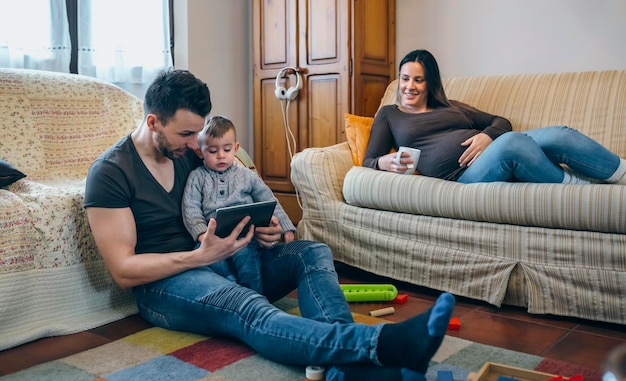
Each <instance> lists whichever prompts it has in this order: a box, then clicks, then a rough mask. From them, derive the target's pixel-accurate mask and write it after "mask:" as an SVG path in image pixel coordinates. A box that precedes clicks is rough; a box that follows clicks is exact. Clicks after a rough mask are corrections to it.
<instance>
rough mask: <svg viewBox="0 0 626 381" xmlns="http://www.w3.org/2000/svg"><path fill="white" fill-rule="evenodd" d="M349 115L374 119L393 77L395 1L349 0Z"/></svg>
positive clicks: (394, 67) (394, 71)
mask: <svg viewBox="0 0 626 381" xmlns="http://www.w3.org/2000/svg"><path fill="white" fill-rule="evenodd" d="M352 14H353V16H352V50H353V52H352V59H353V67H354V75H353V76H352V107H351V109H352V113H353V114H356V115H361V116H374V115H375V114H376V111H377V110H378V106H379V105H380V100H381V99H382V97H383V95H384V94H385V90H386V89H387V85H388V84H389V83H390V82H391V81H392V80H393V79H395V78H396V76H397V70H398V69H397V68H396V63H395V55H396V24H395V23H396V20H395V15H396V2H395V0H353V13H352Z"/></svg>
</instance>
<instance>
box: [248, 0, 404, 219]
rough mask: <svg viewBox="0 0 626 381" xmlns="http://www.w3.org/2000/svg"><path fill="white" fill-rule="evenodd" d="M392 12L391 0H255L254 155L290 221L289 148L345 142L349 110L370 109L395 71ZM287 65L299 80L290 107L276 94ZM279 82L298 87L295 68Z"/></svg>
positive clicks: (294, 211) (293, 213)
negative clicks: (277, 85)
mask: <svg viewBox="0 0 626 381" xmlns="http://www.w3.org/2000/svg"><path fill="white" fill-rule="evenodd" d="M394 17H395V0H253V2H252V38H253V41H252V45H253V72H254V78H253V80H254V84H253V91H254V95H253V102H254V104H253V108H254V112H253V115H254V118H253V120H254V162H255V164H256V166H257V169H258V170H259V174H260V175H261V177H262V178H263V180H264V181H265V183H266V184H267V185H268V186H269V187H270V188H271V189H272V191H274V194H275V195H276V197H277V198H278V200H279V201H280V203H281V205H282V206H283V208H284V209H285V211H286V212H287V213H288V214H289V216H290V217H291V219H292V220H293V221H294V222H297V221H299V219H300V216H301V215H302V212H301V209H300V206H299V205H298V202H297V199H296V196H295V189H294V187H293V185H292V183H291V178H290V164H291V154H292V153H295V152H299V151H301V150H303V149H304V148H308V147H325V146H330V145H333V144H336V143H339V142H343V141H345V140H346V136H345V130H344V114H345V113H347V112H352V113H357V114H359V115H373V114H374V112H375V111H376V109H377V108H378V104H379V102H380V99H381V98H382V95H383V93H384V91H385V88H386V86H387V84H388V83H389V82H390V80H391V79H392V78H393V76H394V73H395V68H394V58H395V57H394V55H395V49H394V47H395V19H394ZM370 45H371V46H370ZM355 59H356V61H355ZM285 67H292V68H294V69H295V70H297V71H298V73H300V76H301V82H302V89H301V90H300V92H299V95H298V97H297V98H296V99H294V100H293V101H291V102H289V103H288V107H287V103H286V102H284V101H280V100H278V99H277V98H276V96H275V89H276V76H277V75H278V74H279V73H280V72H281V70H282V69H283V68H285ZM279 84H281V85H282V86H284V87H285V88H289V87H291V86H295V84H296V76H295V74H294V73H291V74H288V75H286V76H285V77H284V78H281V79H280V80H279ZM353 94H354V96H353Z"/></svg>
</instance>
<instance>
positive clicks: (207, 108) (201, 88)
mask: <svg viewBox="0 0 626 381" xmlns="http://www.w3.org/2000/svg"><path fill="white" fill-rule="evenodd" d="M211 106H212V105H211V93H210V92H209V87H208V86H207V85H206V83H204V82H202V81H201V80H200V79H198V78H196V77H195V76H194V75H193V74H191V73H190V72H189V71H187V70H180V69H174V68H169V69H166V70H163V71H162V72H160V73H159V74H158V75H157V77H156V78H155V79H154V81H152V83H151V84H150V86H149V87H148V90H147V91H146V95H145V99H144V103H143V108H144V114H145V115H148V114H154V115H156V116H157V118H159V120H160V121H161V123H163V124H164V125H165V124H167V123H168V122H169V120H170V118H172V117H173V116H174V114H176V111H178V110H180V109H185V110H189V111H191V112H193V113H194V114H196V115H200V116H201V117H203V118H204V117H206V116H207V115H209V113H210V112H211Z"/></svg>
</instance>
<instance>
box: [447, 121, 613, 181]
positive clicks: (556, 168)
mask: <svg viewBox="0 0 626 381" xmlns="http://www.w3.org/2000/svg"><path fill="white" fill-rule="evenodd" d="M559 164H566V165H567V166H568V167H569V168H570V169H571V170H572V171H573V172H575V173H576V174H578V175H582V176H583V177H587V178H590V179H595V180H597V181H598V182H602V181H603V180H606V179H608V178H609V177H611V175H612V174H613V173H614V172H615V171H616V170H617V168H618V166H619V164H620V158H619V156H617V155H616V154H614V153H612V152H611V151H609V150H607V149H606V148H605V147H604V146H602V145H601V144H599V143H598V142H596V141H595V140H593V139H591V138H589V137H587V136H585V135H583V134H581V133H580V132H578V131H576V130H574V129H571V128H569V127H565V126H553V127H545V128H538V129H535V130H529V131H524V132H507V133H505V134H503V135H501V136H500V137H498V138H497V139H496V140H494V141H493V142H492V143H491V144H490V145H489V146H488V147H487V149H485V151H484V152H483V153H482V154H481V155H480V156H479V157H478V159H476V161H475V162H474V163H473V164H472V165H471V166H469V167H468V168H467V170H466V171H465V172H464V173H463V174H462V175H461V177H459V179H458V180H457V181H458V182H461V183H478V182H494V181H522V182H532V183H561V182H563V178H564V176H565V172H564V171H563V169H562V168H561V166H560V165H559Z"/></svg>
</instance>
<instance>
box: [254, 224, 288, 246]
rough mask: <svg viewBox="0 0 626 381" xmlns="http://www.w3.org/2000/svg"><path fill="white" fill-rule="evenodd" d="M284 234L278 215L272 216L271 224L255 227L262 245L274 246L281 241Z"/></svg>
mask: <svg viewBox="0 0 626 381" xmlns="http://www.w3.org/2000/svg"><path fill="white" fill-rule="evenodd" d="M282 234H283V228H281V227H280V224H279V223H278V218H276V216H272V220H271V221H270V226H266V227H255V228H254V236H255V237H256V239H257V241H258V242H259V245H261V247H266V248H272V247H274V246H276V244H277V243H278V242H280V238H281V235H282Z"/></svg>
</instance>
